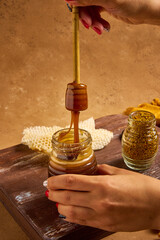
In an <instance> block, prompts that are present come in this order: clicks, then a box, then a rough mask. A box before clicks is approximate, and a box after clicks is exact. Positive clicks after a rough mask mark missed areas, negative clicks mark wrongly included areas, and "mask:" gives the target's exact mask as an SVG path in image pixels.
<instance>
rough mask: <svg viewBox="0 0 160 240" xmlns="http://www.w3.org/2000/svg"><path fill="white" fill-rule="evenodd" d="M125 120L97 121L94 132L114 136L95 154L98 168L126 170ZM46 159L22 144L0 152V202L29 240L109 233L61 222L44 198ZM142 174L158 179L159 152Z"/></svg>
mask: <svg viewBox="0 0 160 240" xmlns="http://www.w3.org/2000/svg"><path fill="white" fill-rule="evenodd" d="M126 124H127V117H126V116H123V115H111V116H107V117H102V118H100V119H97V120H96V128H106V129H108V130H111V131H113V132H114V138H113V139H112V141H111V143H110V144H109V145H108V146H106V147H105V148H104V149H102V150H100V151H96V158H97V161H98V163H99V164H102V163H107V164H110V165H113V166H117V167H121V168H126V169H127V167H126V166H125V164H124V162H123V159H122V156H121V141H120V139H121V134H122V131H123V130H124V128H125V127H126ZM158 132H159V133H160V130H158ZM47 165H48V156H47V155H45V154H42V153H37V152H35V151H32V150H30V149H29V148H28V147H27V146H24V145H22V144H20V145H16V146H13V147H10V148H7V149H4V150H1V151H0V200H1V201H2V203H3V204H4V206H5V207H6V208H7V209H8V211H9V212H10V213H11V215H12V216H13V217H14V219H15V220H16V221H17V222H18V224H19V225H20V226H21V227H22V228H23V230H24V231H25V232H26V233H27V234H28V236H29V237H30V238H31V239H34V240H39V239H45V240H46V239H52V240H57V239H66V240H67V239H69V240H72V239H74V240H75V239H76V240H80V239H83V240H85V239H86V240H90V239H92V240H94V239H95V240H98V239H101V238H103V237H105V236H107V235H109V234H110V233H108V232H106V231H101V230H99V229H94V228H89V227H83V226H79V225H76V224H71V223H67V222H65V221H64V220H63V219H60V218H59V216H58V212H57V209H56V206H55V204H54V203H53V202H51V201H49V200H48V199H47V198H46V197H45V195H44V192H45V188H44V187H43V185H42V183H43V181H44V180H46V179H47V175H48V173H47ZM143 174H146V175H150V176H152V177H155V178H158V179H160V151H158V154H157V157H156V160H155V162H154V164H153V165H152V166H151V168H150V169H148V170H146V171H144V172H143Z"/></svg>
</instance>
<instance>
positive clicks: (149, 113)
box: [129, 110, 156, 123]
mask: <svg viewBox="0 0 160 240" xmlns="http://www.w3.org/2000/svg"><path fill="white" fill-rule="evenodd" d="M137 113H139V114H140V113H146V114H148V115H149V116H150V117H152V119H150V120H145V121H143V122H146V123H152V122H154V121H156V118H155V115H154V114H153V113H151V112H149V111H146V110H136V111H133V112H131V113H130V114H129V120H134V121H135V122H141V121H142V120H138V119H134V118H133V115H135V114H137Z"/></svg>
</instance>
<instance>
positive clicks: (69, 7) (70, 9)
mask: <svg viewBox="0 0 160 240" xmlns="http://www.w3.org/2000/svg"><path fill="white" fill-rule="evenodd" d="M67 7H68V9H69V11H70V12H72V8H71V6H70V5H69V4H68V3H67Z"/></svg>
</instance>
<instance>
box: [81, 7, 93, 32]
mask: <svg viewBox="0 0 160 240" xmlns="http://www.w3.org/2000/svg"><path fill="white" fill-rule="evenodd" d="M79 17H80V20H81V22H82V24H83V25H84V26H85V27H86V28H87V29H88V28H89V27H90V26H91V25H92V18H91V15H90V12H89V8H88V7H80V8H79Z"/></svg>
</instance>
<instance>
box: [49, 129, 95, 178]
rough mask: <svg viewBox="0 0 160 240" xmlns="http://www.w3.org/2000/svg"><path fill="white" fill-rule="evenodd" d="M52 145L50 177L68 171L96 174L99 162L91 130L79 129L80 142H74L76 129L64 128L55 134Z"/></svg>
mask: <svg viewBox="0 0 160 240" xmlns="http://www.w3.org/2000/svg"><path fill="white" fill-rule="evenodd" d="M61 136H63V137H61ZM52 146H53V150H52V154H51V155H50V159H49V167H48V173H49V177H51V176H55V175H60V174H68V173H72V174H84V175H93V174H96V171H97V162H96V158H95V154H94V151H93V150H92V138H91V135H90V133H89V132H87V131H85V130H82V129H79V143H74V129H71V130H70V131H69V129H62V130H60V131H57V132H56V133H54V134H53V137H52Z"/></svg>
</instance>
